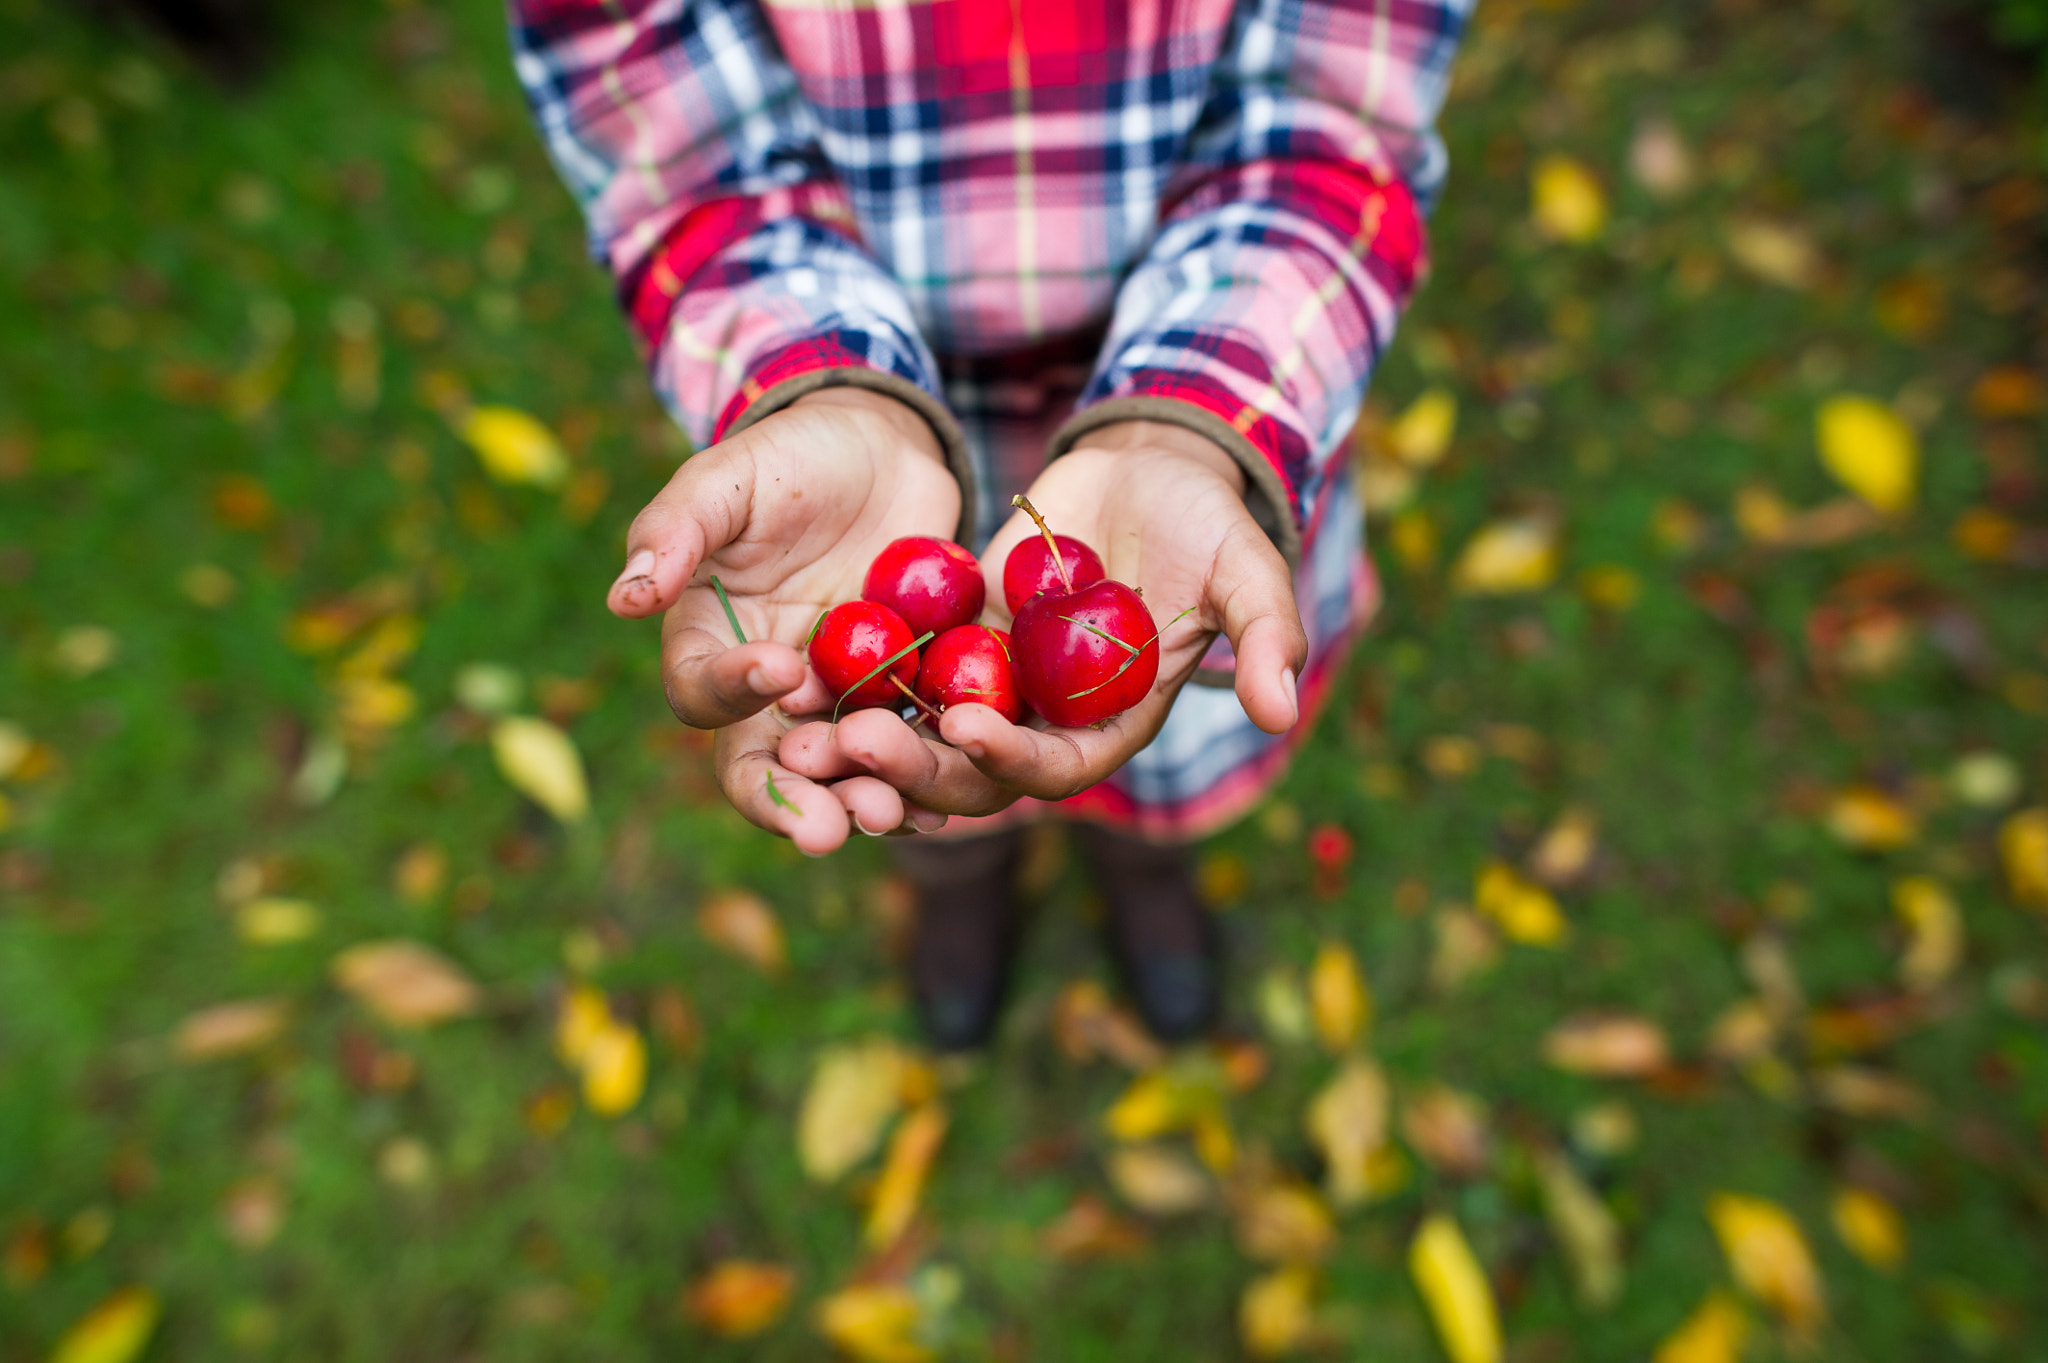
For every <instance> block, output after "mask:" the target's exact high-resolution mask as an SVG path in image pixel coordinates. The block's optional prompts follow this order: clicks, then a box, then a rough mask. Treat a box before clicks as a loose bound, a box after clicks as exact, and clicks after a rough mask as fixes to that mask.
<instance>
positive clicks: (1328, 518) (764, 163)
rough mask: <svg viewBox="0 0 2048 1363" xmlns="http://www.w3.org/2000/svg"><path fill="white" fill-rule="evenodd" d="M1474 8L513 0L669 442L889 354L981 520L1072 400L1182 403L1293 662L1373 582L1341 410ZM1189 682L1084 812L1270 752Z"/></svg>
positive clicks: (1355, 1) (978, 526)
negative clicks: (1224, 485) (1247, 486)
mask: <svg viewBox="0 0 2048 1363" xmlns="http://www.w3.org/2000/svg"><path fill="white" fill-rule="evenodd" d="M1470 3H1471V0H850V2H849V0H511V8H512V18H513V33H514V46H515V49H516V57H517V64H518V70H519V75H520V78H521V80H522V82H523V83H524V85H525V87H526V90H527V92H528V95H529V97H530V99H531V101H532V104H533V106H534V109H535V113H536V116H537V118H538V120H539V123H540V126H541V128H542V130H543V132H544V133H545V135H546V138H547V141H548V145H549V148H550V150H551V153H552V154H553V156H554V159H555V162H556V164H557V165H558V166H559V168H560V169H561V172H562V175H563V177H564V179H565V180H567V182H568V183H569V185H570V186H571V188H572V189H573V190H574V191H575V193H576V195H577V197H578V199H579V200H580V201H581V203H582V205H583V207H584V210H585V213H586V215H587V217H588V220H589V224H590V239H591V247H592V251H593V253H594V254H595V255H596V256H597V258H598V259H599V260H601V261H602V262H603V263H604V264H605V265H606V266H607V267H608V268H609V269H610V271H611V272H612V274H613V277H614V278H615V279H616V281H617V285H618V290H619V294H620V299H621V302H622V304H623V305H624V307H625V309H626V311H627V312H628V314H629V316H630V317H631V318H632V320H633V322H634V325H635V327H636V329H637V330H638V332H639V334H640V336H641V338H642V340H643V341H644V343H645V345H646V347H647V350H648V353H649V357H650V362H651V366H652V370H653V374H654V379H655V384H656V387H657V389H658V391H659V392H660V394H661V396H662V397H663V399H664V401H665V402H666V403H667V404H668V406H669V407H670V409H671V410H672V411H673V412H674V413H675V415H676V417H677V419H678V420H679V421H680V422H681V423H682V424H683V426H684V428H685V429H686V430H687V431H688V432H689V434H690V435H691V437H692V438H693V439H695V440H697V441H698V442H699V443H707V442H710V441H713V440H716V439H718V438H719V437H720V436H721V435H722V434H723V433H724V431H726V430H727V429H728V428H730V427H731V426H732V424H733V423H734V422H735V421H737V420H739V419H740V418H741V417H742V415H743V414H744V413H745V412H746V411H747V410H748V408H749V407H750V406H751V405H752V404H753V403H754V402H755V401H757V400H758V399H759V398H761V396H762V395H764V394H765V393H767V392H769V391H770V390H771V389H773V388H774V387H775V386H776V385H777V384H778V383H781V382H783V381H785V380H788V379H792V378H797V377H800V376H802V375H804V374H808V373H811V372H813V371H816V370H818V369H823V368H834V367H845V366H858V367H864V368H867V369H871V370H876V371H880V372H883V373H887V374H892V375H895V376H897V377H898V378H899V379H902V380H904V381H907V382H908V383H911V384H915V385H916V386H917V387H918V388H920V389H922V390H924V391H925V392H926V393H928V394H930V395H931V396H932V397H934V398H936V399H938V400H939V402H941V403H943V404H945V406H946V407H947V408H948V409H950V410H951V412H952V413H953V414H954V415H955V416H956V417H957V418H958V419H959V424H960V427H961V434H962V436H963V437H964V441H965V447H966V449H967V452H968V457H969V458H970V459H972V461H973V462H974V465H975V468H974V473H975V477H974V479H973V482H974V485H975V486H974V492H975V499H974V500H975V503H976V504H975V505H974V506H971V507H970V508H969V514H970V533H969V535H968V536H967V538H969V539H970V540H976V541H978V540H982V539H985V538H986V536H987V535H989V534H990V533H992V532H993V530H994V528H995V527H996V526H997V525H998V524H999V523H1000V521H1001V519H1002V516H1003V515H1004V514H1005V512H1006V510H1007V505H1008V500H1009V497H1010V495H1011V494H1012V493H1013V492H1016V491H1020V490H1022V489H1023V488H1024V487H1025V486H1027V485H1028V484H1029V482H1030V480H1031V478H1032V476H1034V475H1035V474H1036V472H1037V470H1038V469H1039V468H1040V467H1041V466H1042V464H1043V460H1044V458H1045V452H1046V441H1047V439H1048V438H1049V437H1050V436H1051V435H1052V434H1053V432H1054V431H1055V430H1056V429H1057V428H1058V427H1059V426H1060V425H1061V424H1062V422H1063V421H1064V420H1065V419H1066V418H1067V417H1069V416H1070V415H1071V414H1073V413H1075V412H1076V411H1081V410H1085V409H1086V408H1088V407H1090V406H1091V405H1093V404H1096V403H1099V402H1102V401H1105V400H1111V399H1126V398H1139V399H1156V400H1165V401H1169V402H1173V403H1180V404H1188V405H1190V406H1192V407H1194V408H1196V409H1199V411H1200V412H1201V413H1203V414H1205V420H1208V419H1213V420H1210V427H1211V429H1217V430H1220V429H1222V427H1219V426H1216V425H1215V423H1217V422H1220V423H1222V426H1223V427H1227V428H1228V429H1229V430H1230V431H1233V432H1235V433H1236V434H1237V435H1238V436H1242V437H1243V438H1244V440H1245V441H1246V442H1247V448H1248V450H1250V451H1255V452H1256V455H1257V456H1258V457H1259V458H1260V459H1261V460H1262V461H1263V463H1264V464H1265V465H1267V466H1269V467H1270V469H1271V471H1272V474H1273V477H1271V478H1266V479H1261V480H1255V481H1259V482H1261V484H1262V485H1263V486H1264V487H1266V488H1267V489H1268V491H1269V492H1271V493H1272V495H1273V497H1274V499H1275V500H1281V499H1284V501H1285V502H1286V505H1285V507H1284V508H1280V509H1279V510H1280V513H1281V517H1282V518H1283V519H1284V520H1286V521H1287V522H1289V523H1288V524H1285V525H1283V526H1281V528H1280V533H1281V538H1282V540H1283V542H1284V544H1285V546H1286V547H1287V548H1288V549H1289V550H1290V551H1291V552H1292V553H1293V554H1294V555H1295V557H1297V558H1298V561H1299V563H1300V565H1301V580H1300V582H1299V587H1300V589H1301V593H1302V608H1303V616H1304V618H1305V620H1306V621H1307V622H1308V623H1309V625H1310V635H1311V642H1312V651H1313V655H1314V657H1313V659H1312V662H1311V667H1310V672H1311V673H1312V674H1315V673H1319V672H1327V670H1328V663H1329V659H1330V657H1331V656H1333V655H1332V650H1338V651H1341V647H1342V644H1343V642H1344V641H1345V640H1347V639H1348V638H1349V637H1350V636H1351V634H1353V633H1354V632H1355V630H1356V628H1357V626H1358V624H1359V623H1360V621H1361V619H1362V615H1363V612H1364V610H1365V608H1366V607H1365V596H1366V595H1367V593H1365V592H1363V591H1362V590H1361V586H1360V584H1361V583H1362V581H1363V580H1364V579H1363V577H1362V565H1361V561H1360V558H1359V549H1358V538H1359V536H1358V529H1357V525H1356V521H1357V508H1356V499H1355V496H1353V495H1352V493H1351V492H1350V490H1349V483H1350V479H1349V477H1348V474H1347V472H1346V470H1347V461H1346V459H1345V458H1344V453H1343V452H1344V449H1345V447H1346V440H1345V437H1346V435H1347V433H1348V431H1349V429H1350V426H1351V424H1352V422H1353V421H1354V420H1355V419H1356V416H1357V412H1358V407H1359V404H1360V403H1361V401H1362V400H1363V396H1364V391H1365V384H1366V381H1367V378H1368V377H1369V375H1370V373H1371V370H1372V367H1373V364H1374V363H1375V362H1376V360H1377V359H1378V357H1379V355H1380V353H1381V352H1382V351H1383V350H1384V349H1385V347H1386V345H1387V344H1388V342H1389V341H1390V339H1391V338H1392V335H1393V329H1394V323H1395V319H1396V317H1397V316H1398V314H1399V312H1400V310H1401V307H1402V306H1403V304H1404V303H1405V302H1406V300H1407V298H1408V296H1409V294H1410V292H1411V291H1412V290H1413V288H1414V286H1415V283H1416V281H1417V279H1418V276H1419V275H1420V273H1421V272H1422V270H1423V269H1424V260H1425V247H1424V238H1423V231H1422V213H1423V212H1424V211H1425V209H1426V208H1427V206H1428V205H1429V204H1430V203H1431V202H1432V201H1433V199H1434V197H1435V195H1436V192H1437V190H1438V189H1439V187H1440V185H1441V182H1442V178H1443V171H1444V158H1443V151H1442V147H1441V144H1440V143H1439V142H1438V140H1437V138H1436V136H1435V133H1434V131H1433V127H1434V121H1435V116H1436V111H1437V108H1438V106H1439V105H1440V103H1441V101H1442V97H1443V93H1444V87H1445V84H1446V81H1447V77H1448V69H1449V64H1450V59H1451V55H1452V53H1453V51H1454V49H1455V47H1456V43H1457V38H1458V35H1459V33H1460V32H1461V30H1462V28H1463V25H1464V21H1465V17H1466V13H1467V11H1468V10H1469V6H1470ZM1247 457H1249V456H1247ZM1333 510H1334V511H1336V513H1337V514H1335V515H1332V514H1331V513H1332V511H1333ZM1330 533H1334V534H1335V536H1336V538H1335V540H1331V541H1330V542H1327V543H1325V542H1322V541H1325V540H1328V539H1329V534H1330ZM1193 695H1194V693H1192V692H1191V693H1189V694H1188V695H1187V696H1184V698H1183V701H1182V703H1181V704H1180V705H1178V706H1177V707H1176V709H1175V712H1174V715H1173V717H1172V718H1171V719H1170V720H1169V722H1168V727H1167V731H1166V732H1165V733H1163V734H1162V735H1161V740H1160V742H1159V743H1156V744H1155V745H1154V747H1153V749H1149V750H1148V752H1147V753H1146V754H1143V755H1141V756H1140V758H1139V759H1138V760H1137V761H1134V762H1133V763H1132V764H1131V766H1130V767H1128V768H1126V770H1125V772H1124V773H1120V774H1119V777H1118V778H1117V782H1118V783H1119V785H1120V787H1121V788H1123V789H1124V790H1125V795H1126V796H1127V798H1125V799H1123V801H1122V804H1120V805H1119V807H1118V808H1117V809H1115V810H1110V811H1108V812H1109V813H1110V814H1111V815H1112V816H1114V817H1118V818H1119V819H1122V820H1124V821H1127V822H1137V823H1140V824H1142V825H1144V826H1146V827H1148V828H1150V829H1151V830H1152V831H1155V832H1161V833H1175V832H1187V831H1193V830H1194V829H1195V827H1196V825H1198V824H1199V825H1207V824H1210V823H1213V822H1214V821H1215V818H1214V817H1212V814H1213V813H1214V811H1216V810H1218V809H1220V808H1221V806H1219V805H1218V804H1217V802H1216V800H1215V799H1214V798H1213V797H1214V795H1215V792H1216V791H1218V790H1219V789H1222V788H1223V787H1224V786H1228V785H1232V784H1241V782H1239V781H1236V780H1235V777H1237V776H1241V775H1242V773H1244V772H1247V771H1251V770H1254V769H1257V770H1260V771H1264V770H1266V769H1267V768H1270V767H1271V766H1272V762H1271V761H1269V760H1264V759H1259V758H1258V756H1257V755H1258V754H1259V753H1267V752H1270V751H1273V750H1272V749H1271V747H1270V744H1262V743H1260V742H1258V741H1256V740H1253V739H1251V738H1249V737H1248V735H1238V736H1235V737H1234V736H1233V735H1234V730H1232V732H1230V733H1226V732H1225V731H1226V730H1227V729H1230V726H1231V724H1232V722H1233V721H1231V720H1230V719H1229V716H1228V714H1227V713H1226V712H1225V711H1224V710H1222V709H1220V708H1218V707H1215V706H1208V705H1205V704H1201V703H1197V702H1196V701H1195V700H1193ZM1305 698H1306V697H1305ZM1217 699H1222V700H1228V699H1229V697H1228V696H1227V694H1226V695H1224V696H1220V697H1217ZM1233 704H1234V702H1233ZM1212 709H1213V710H1216V714H1215V715H1214V716H1211V717H1210V719H1209V720H1207V721H1203V722H1202V723H1200V724H1199V725H1197V728H1199V729H1200V730H1201V732H1202V734H1203V735H1205V737H1202V738H1200V739H1199V740H1198V741H1178V740H1177V739H1176V729H1177V727H1180V728H1185V727H1187V725H1188V724H1194V723H1195V721H1194V720H1193V719H1192V718H1190V719H1188V720H1185V721H1184V719H1183V712H1187V713H1188V715H1190V716H1193V715H1194V714H1196V712H1204V713H1206V712H1207V711H1208V710H1212ZM1234 723H1235V724H1236V725H1237V726H1240V727H1242V728H1244V729H1246V730H1248V731H1249V729H1250V726H1249V723H1248V721H1245V720H1244V718H1243V716H1242V714H1241V713H1238V714H1237V715H1236V718H1235V721H1234ZM1251 732H1255V731H1251ZM1236 737H1243V738H1244V742H1242V743H1239V742H1237V741H1236ZM1186 738H1187V735H1180V739H1186ZM1168 750H1171V751H1173V752H1177V753H1179V754H1180V756H1179V757H1175V758H1172V759H1171V760H1170V761H1169V760H1168V759H1165V758H1160V759H1158V760H1159V761H1163V762H1166V766H1164V767H1160V768H1158V769H1151V768H1148V766H1147V763H1148V760H1150V759H1152V758H1153V755H1154V753H1155V752H1164V751H1168ZM1155 765H1156V764H1155ZM1255 784H1256V783H1255ZM1103 796H1104V798H1108V799H1111V801H1112V803H1116V802H1117V801H1116V799H1115V798H1113V792H1104V793H1103ZM1224 803H1226V804H1230V805H1235V804H1237V803H1240V802H1239V801H1236V800H1231V801H1226V802H1224ZM1125 806H1128V808H1126V807H1125ZM1197 807H1200V808H1202V809H1205V810H1209V811H1211V814H1204V815H1202V816H1201V817H1199V818H1192V817H1191V818H1187V819H1183V818H1181V817H1180V815H1179V814H1177V813H1176V812H1175V811H1177V810H1193V809H1195V808H1197ZM1134 811H1135V812H1134ZM1226 812H1227V811H1226Z"/></svg>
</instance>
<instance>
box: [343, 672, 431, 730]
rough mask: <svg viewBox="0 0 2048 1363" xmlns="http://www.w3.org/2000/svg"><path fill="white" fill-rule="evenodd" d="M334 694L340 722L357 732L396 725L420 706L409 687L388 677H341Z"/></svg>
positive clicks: (394, 726)
mask: <svg viewBox="0 0 2048 1363" xmlns="http://www.w3.org/2000/svg"><path fill="white" fill-rule="evenodd" d="M335 695H336V699H337V704H336V710H337V713H338V714H339V715H340V716H341V723H342V726H343V727H344V728H346V729H349V730H351V731H353V732H354V733H356V734H357V735H358V736H363V735H375V734H381V733H383V732H384V731H385V730H387V729H395V728H397V727H398V726H399V725H401V724H403V723H405V721H407V720H408V719H411V718H412V717H413V713H414V711H416V710H418V709H419V697H418V696H415V695H414V694H413V690H412V688H411V687H410V686H407V685H406V684H405V683H404V682H401V681H393V680H392V679H391V678H389V677H353V678H344V679H343V680H341V681H340V682H338V683H337V684H336V686H335Z"/></svg>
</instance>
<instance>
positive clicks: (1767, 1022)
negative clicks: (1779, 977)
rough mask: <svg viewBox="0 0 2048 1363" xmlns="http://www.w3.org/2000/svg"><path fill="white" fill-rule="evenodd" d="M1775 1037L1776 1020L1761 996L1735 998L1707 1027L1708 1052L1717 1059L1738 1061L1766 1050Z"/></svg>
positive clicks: (1758, 1055) (1753, 1057)
mask: <svg viewBox="0 0 2048 1363" xmlns="http://www.w3.org/2000/svg"><path fill="white" fill-rule="evenodd" d="M1777 1039H1778V1020H1777V1016H1776V1015H1775V1014H1774V1013H1773V1011H1772V1010H1771V1008H1770V1007H1768V1006H1767V1005H1766V1004H1765V1003H1764V1002H1763V1000H1761V999H1737V1000H1736V1001H1735V1002H1734V1003H1731V1004H1729V1005H1728V1006H1727V1007H1726V1008H1723V1009H1722V1010H1721V1011H1720V1013H1719V1014H1718V1015H1716V1016H1715V1018H1714V1024H1713V1026H1712V1027H1710V1028H1708V1029H1707V1051H1708V1053H1709V1054H1711V1055H1712V1056H1713V1057H1714V1058H1715V1059H1717V1060H1725V1061H1727V1062H1729V1063H1730V1064H1741V1063H1743V1062H1745V1061H1750V1060H1756V1059H1759V1058H1761V1057H1762V1056H1764V1055H1766V1054H1768V1053H1769V1051H1770V1049H1771V1046H1772V1044H1773V1043H1775V1042H1776V1041H1777Z"/></svg>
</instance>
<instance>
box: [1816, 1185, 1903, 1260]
mask: <svg viewBox="0 0 2048 1363" xmlns="http://www.w3.org/2000/svg"><path fill="white" fill-rule="evenodd" d="M1828 1216H1829V1219H1830V1220H1832V1221H1833V1222H1834V1223H1835V1234H1836V1235H1838V1236H1840V1237H1841V1240H1842V1243H1843V1244H1844V1245H1847V1246H1848V1247H1849V1252H1850V1253H1852V1254H1854V1255H1855V1256H1856V1257H1857V1258H1859V1259H1861V1260H1862V1261H1863V1262H1864V1263H1866V1264H1869V1265H1870V1266H1871V1267H1872V1268H1874V1269H1877V1270H1878V1271H1880V1272H1883V1273H1890V1272H1892V1271H1893V1270H1894V1269H1896V1268H1897V1267H1898V1266H1899V1265H1900V1264H1902V1263H1904V1262H1905V1261H1906V1223H1905V1220H1904V1219H1903V1218H1902V1217H1901V1216H1900V1215H1899V1211H1898V1208H1896V1207H1894V1206H1892V1204H1891V1203H1889V1202H1887V1201H1885V1199H1883V1198H1882V1197H1879V1196H1878V1195H1877V1194H1876V1193H1873V1192H1871V1191H1870V1190H1869V1189H1867V1188H1857V1187H1844V1188H1839V1189H1837V1190H1836V1192H1835V1196H1834V1199H1833V1201H1831V1202H1830V1203H1829V1204H1828Z"/></svg>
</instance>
